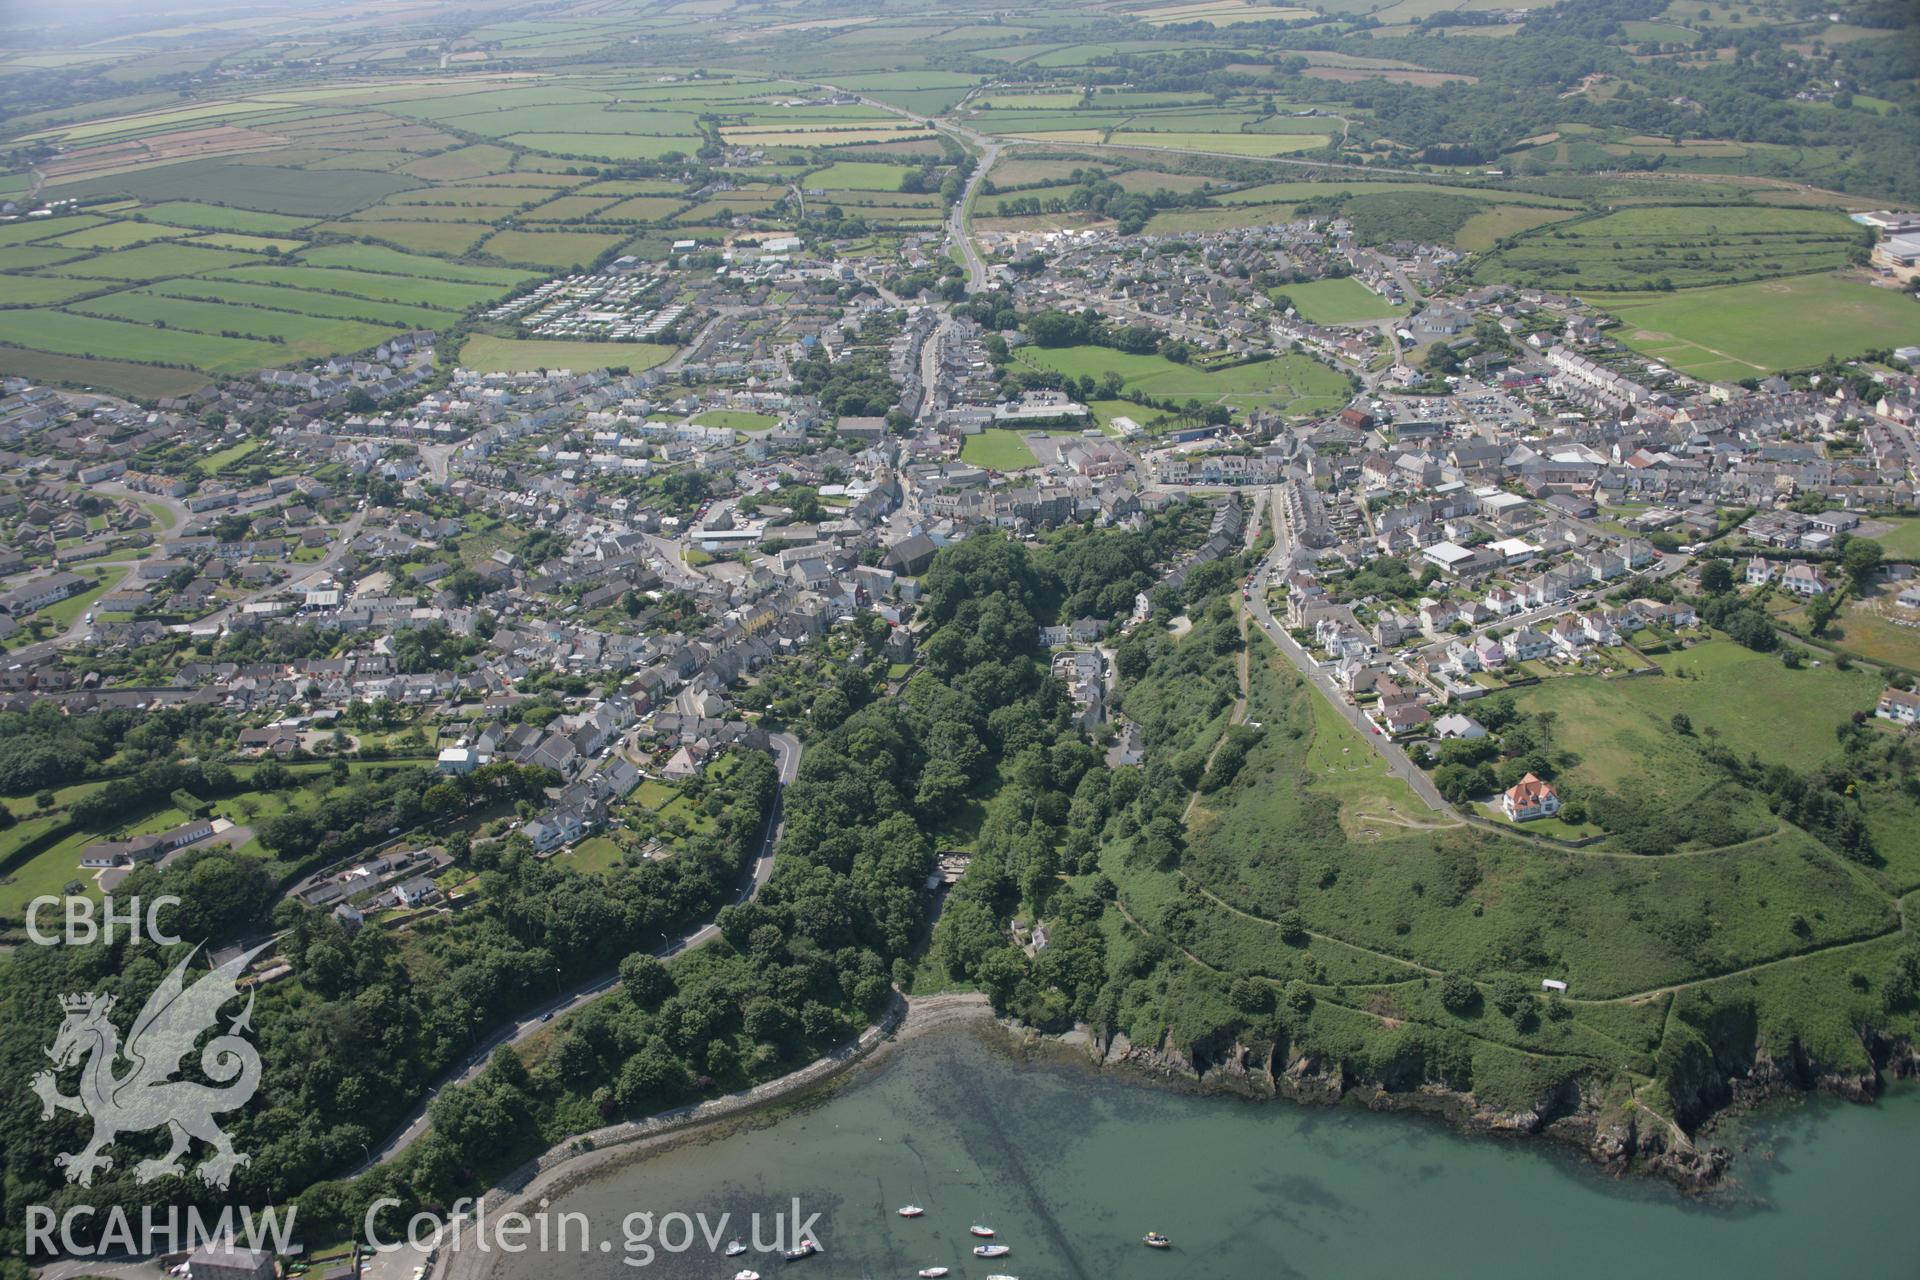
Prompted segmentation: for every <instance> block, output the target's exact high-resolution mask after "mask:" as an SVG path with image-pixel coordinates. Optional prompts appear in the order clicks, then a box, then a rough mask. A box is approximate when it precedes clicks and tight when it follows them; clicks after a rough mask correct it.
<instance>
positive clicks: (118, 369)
mask: <svg viewBox="0 0 1920 1280" xmlns="http://www.w3.org/2000/svg"><path fill="white" fill-rule="evenodd" d="M0 373H6V374H10V375H12V376H14V377H20V378H31V379H33V380H34V381H35V382H54V383H71V384H72V385H74V386H77V387H88V386H92V387H107V388H111V389H113V390H115V391H118V392H120V393H121V394H123V395H130V396H139V397H149V398H154V399H157V398H159V397H161V396H183V395H187V394H189V393H191V392H193V391H196V390H198V389H199V388H201V387H204V386H205V385H206V384H207V376H206V375H205V374H203V373H196V372H195V371H194V370H192V369H163V368H160V367H159V366H156V365H144V364H133V363H131V362H129V361H125V360H103V359H98V358H88V357H84V356H66V355H60V354H57V353H55V352H51V351H34V350H28V349H26V348H23V347H9V346H0Z"/></svg>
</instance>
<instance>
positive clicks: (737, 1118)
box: [429, 992, 998, 1280]
mask: <svg viewBox="0 0 1920 1280" xmlns="http://www.w3.org/2000/svg"><path fill="white" fill-rule="evenodd" d="M981 1018H986V1019H989V1020H994V1021H998V1019H996V1018H995V1016H994V1012H993V1006H992V1004H991V1003H990V1002H989V1001H988V999H987V997H986V996H985V995H984V994H982V993H979V992H953V993H947V994H941V995H931V996H917V997H916V996H902V995H900V994H898V993H897V992H896V993H895V995H894V997H893V1001H892V1003H891V1004H890V1005H889V1007H888V1009H887V1011H886V1013H884V1014H883V1015H881V1018H880V1020H879V1021H878V1022H875V1023H873V1024H872V1025H871V1026H869V1027H868V1028H867V1029H866V1030H865V1031H862V1032H861V1033H860V1034H859V1035H858V1036H856V1037H855V1038H854V1039H853V1040H851V1041H849V1042H848V1043H846V1044H844V1045H842V1046H840V1047H839V1048H837V1049H835V1050H833V1051H832V1052H830V1053H828V1054H826V1055H825V1056H823V1057H820V1058H816V1059H814V1060H813V1061H812V1062H810V1063H808V1064H807V1065H805V1066H803V1067H800V1068H798V1069H797V1070H794V1071H790V1072H788V1073H787V1074H786V1075H783V1076H779V1077H777V1078H775V1079H773V1080H769V1081H767V1082H766V1083H764V1084H760V1085H756V1086H754V1087H753V1088H751V1089H747V1090H743V1091H741V1092H739V1093H730V1094H727V1095H725V1096H723V1097H719V1098H710V1099H708V1100H707V1101H705V1102H700V1103H695V1104H691V1105H688V1106H682V1107H676V1108H673V1109H672V1110H669V1111H663V1112H660V1113H658V1114H656V1115H652V1116H648V1117H647V1118H645V1119H643V1120H630V1121H623V1122H621V1123H620V1124H615V1125H608V1126H606V1127H604V1128H600V1129H595V1130H592V1131H590V1132H588V1133H583V1134H576V1135H574V1136H573V1137H570V1138H567V1139H564V1140H563V1141H561V1142H559V1143H556V1144H555V1145H554V1146H552V1147H549V1148H548V1149H547V1150H546V1151H545V1152H543V1153H542V1154H541V1155H539V1156H537V1157H535V1158H534V1159H532V1160H530V1161H528V1162H526V1163H525V1164H523V1165H521V1166H520V1167H519V1168H517V1169H515V1170H513V1171H512V1172H511V1173H509V1174H507V1175H506V1176H505V1177H503V1178H502V1179H501V1180H500V1181H499V1182H498V1183H496V1184H495V1185H494V1186H492V1187H489V1188H487V1190H486V1191H485V1192H484V1193H483V1194H482V1198H483V1199H485V1200H486V1201H488V1203H489V1212H490V1213H495V1214H504V1213H509V1212H512V1211H514V1210H516V1209H518V1210H523V1211H524V1210H526V1209H527V1208H529V1207H530V1206H531V1205H533V1204H534V1203H536V1202H537V1201H539V1200H541V1199H543V1198H544V1199H551V1198H553V1197H555V1196H557V1195H559V1194H561V1193H564V1192H566V1191H568V1190H571V1189H572V1188H573V1187H575V1186H578V1185H580V1184H581V1183H583V1182H585V1181H588V1180H590V1179H592V1178H594V1177H597V1176H599V1175H600V1174H602V1173H605V1172H607V1171H609V1170H611V1169H614V1168H617V1167H620V1166H622V1165H625V1164H628V1163H631V1162H634V1161H636V1160H642V1159H645V1158H647V1157H648V1156H650V1155H653V1154H655V1153H657V1152H659V1151H662V1150H666V1149H670V1148H672V1147H676V1146H679V1145H680V1144H682V1143H686V1142H693V1141H701V1140H704V1139H706V1138H708V1137H711V1136H714V1135H715V1131H717V1130H721V1129H722V1128H723V1126H727V1125H730V1124H737V1123H742V1122H750V1121H751V1120H752V1119H753V1118H755V1117H757V1116H761V1115H764V1114H765V1113H767V1112H770V1111H773V1110H775V1109H777V1108H780V1107H783V1106H788V1105H792V1104H795V1103H800V1102H803V1101H805V1100H806V1099H807V1098H808V1097H809V1096H810V1095H812V1094H814V1093H815V1092H817V1091H820V1090H824V1089H826V1088H829V1087H831V1086H834V1085H836V1084H838V1083H840V1082H841V1080H842V1078H843V1077H845V1076H846V1075H847V1073H848V1072H850V1071H851V1070H852V1069H853V1068H854V1067H857V1066H862V1065H870V1064H873V1063H877V1062H880V1061H883V1060H884V1059H885V1058H886V1057H887V1055H888V1054H889V1053H890V1052H892V1051H893V1050H894V1049H895V1048H897V1047H898V1046H901V1045H904V1044H906V1043H908V1042H909V1041H911V1040H914V1039H916V1038H918V1037H920V1036H923V1035H925V1034H927V1033H928V1032H931V1031H938V1030H941V1029H944V1028H946V1027H951V1026H957V1025H960V1024H962V1023H966V1022H972V1021H975V1020H978V1019H981ZM496 1197H499V1199H497V1201H496ZM474 1258H475V1251H473V1250H449V1251H448V1252H446V1253H444V1254H442V1255H440V1256H439V1257H438V1258H436V1259H435V1260H434V1265H432V1266H430V1268H429V1273H430V1274H431V1275H432V1276H434V1277H436V1278H437V1280H455V1278H458V1280H481V1278H482V1277H485V1276H486V1275H488V1274H489V1272H490V1267H489V1265H488V1264H489V1262H491V1261H492V1260H493V1259H492V1255H489V1254H480V1255H479V1258H480V1259H481V1260H480V1261H475V1260H474Z"/></svg>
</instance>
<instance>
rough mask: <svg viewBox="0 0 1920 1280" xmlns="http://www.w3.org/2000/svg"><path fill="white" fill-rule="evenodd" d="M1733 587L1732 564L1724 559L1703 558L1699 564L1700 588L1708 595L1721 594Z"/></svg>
mask: <svg viewBox="0 0 1920 1280" xmlns="http://www.w3.org/2000/svg"><path fill="white" fill-rule="evenodd" d="M1732 588H1733V566H1732V565H1730V564H1728V563H1727V562H1726V561H1725V560H1720V559H1713V560H1705V561H1702V562H1701V564H1700V589H1701V590H1702V591H1705V592H1706V593H1707V594H1709V595H1716V596H1717V595H1723V594H1725V593H1726V592H1728V591H1730V590H1732Z"/></svg>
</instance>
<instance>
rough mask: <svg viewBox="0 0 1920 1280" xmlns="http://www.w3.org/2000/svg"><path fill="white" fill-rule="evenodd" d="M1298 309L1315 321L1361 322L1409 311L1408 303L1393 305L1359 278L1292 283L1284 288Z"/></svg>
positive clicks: (1335, 322) (1336, 322) (1322, 322)
mask: <svg viewBox="0 0 1920 1280" xmlns="http://www.w3.org/2000/svg"><path fill="white" fill-rule="evenodd" d="M1280 292H1281V293H1283V294H1285V295H1286V297H1287V298H1288V299H1289V300H1290V301H1291V302H1292V303H1293V306H1294V309H1295V310H1296V311H1298V312H1299V313H1300V314H1301V315H1303V316H1305V317H1306V318H1307V319H1308V320H1311V321H1312V322H1313V323H1315V324H1358V323H1361V322H1363V321H1367V320H1387V319H1390V318H1392V317H1394V316H1403V315H1405V314H1406V313H1407V308H1406V307H1405V306H1399V307H1396V306H1393V305H1392V304H1391V303H1389V302H1388V301H1387V300H1386V299H1385V298H1383V297H1381V296H1380V295H1379V294H1377V293H1375V292H1374V291H1373V290H1371V289H1369V288H1367V286H1365V285H1363V284H1361V283H1360V282H1359V281H1358V280H1353V279H1337V280H1314V281H1311V282H1309V283H1307V284H1290V285H1286V286H1285V287H1283V288H1282V289H1281V290H1280Z"/></svg>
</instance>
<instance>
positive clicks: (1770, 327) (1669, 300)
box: [1588, 274, 1920, 380]
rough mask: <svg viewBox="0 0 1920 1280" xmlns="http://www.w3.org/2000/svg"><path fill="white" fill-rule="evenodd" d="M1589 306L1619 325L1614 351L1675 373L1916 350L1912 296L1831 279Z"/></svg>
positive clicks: (1708, 374) (1917, 316)
mask: <svg viewBox="0 0 1920 1280" xmlns="http://www.w3.org/2000/svg"><path fill="white" fill-rule="evenodd" d="M1588 301H1590V302H1592V303H1594V304H1595V305H1596V306H1600V307H1604V308H1606V309H1607V310H1608V311H1610V312H1612V313H1613V314H1614V315H1615V316H1618V317H1619V319H1620V328H1619V329H1618V330H1617V331H1616V334H1617V336H1618V337H1619V339H1620V341H1622V342H1624V343H1626V344H1627V345H1628V346H1630V347H1632V348H1633V349H1634V350H1636V351H1641V352H1644V353H1645V354H1647V355H1649V356H1652V357H1653V358H1654V359H1656V360H1660V361H1662V362H1663V363H1666V364H1669V365H1671V366H1673V367H1674V368H1676V369H1678V370H1680V371H1681V372H1683V373H1690V374H1693V375H1694V376H1695V377H1699V378H1707V379H1729V380H1731V379H1738V378H1750V377H1755V376H1758V375H1764V374H1767V373H1772V372H1774V371H1776V370H1780V369H1797V368H1803V367H1806V366H1809V365H1815V364H1820V363H1822V362H1824V361H1825V360H1826V359H1827V357H1829V356H1838V357H1840V358H1842V359H1845V358H1847V357H1849V356H1856V355H1859V354H1860V353H1861V352H1863V351H1868V350H1877V349H1880V348H1884V347H1899V346H1906V345H1908V344H1911V343H1915V342H1920V304H1916V303H1915V302H1914V300H1913V297H1912V295H1910V294H1906V293H1902V292H1900V291H1897V290H1894V289H1878V288H1875V287H1873V286H1872V285H1869V284H1865V283H1862V282H1861V281H1858V280H1851V279H1847V278H1845V277H1842V276H1835V275H1824V274H1823V275H1809V276H1795V277H1792V278H1789V279H1784V280H1765V281H1754V282H1750V283H1747V284H1734V285H1723V286H1720V287H1718V288H1707V289H1690V290H1688V291H1686V292H1685V293H1654V294H1627V295H1610V294H1599V295H1595V296H1594V297H1592V298H1589V299H1588Z"/></svg>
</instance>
